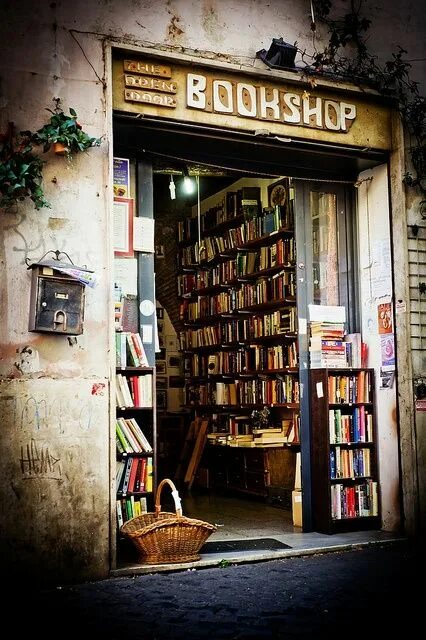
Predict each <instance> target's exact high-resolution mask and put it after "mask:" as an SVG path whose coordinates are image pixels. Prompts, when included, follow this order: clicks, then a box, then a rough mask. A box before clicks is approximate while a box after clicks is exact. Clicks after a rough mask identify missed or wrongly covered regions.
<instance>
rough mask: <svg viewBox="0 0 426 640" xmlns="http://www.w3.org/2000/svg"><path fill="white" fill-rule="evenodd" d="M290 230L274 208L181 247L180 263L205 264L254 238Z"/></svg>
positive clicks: (188, 265)
mask: <svg viewBox="0 0 426 640" xmlns="http://www.w3.org/2000/svg"><path fill="white" fill-rule="evenodd" d="M288 230H289V228H288V226H287V225H285V224H283V223H282V221H281V218H280V214H279V213H276V212H275V210H274V212H272V213H269V212H268V213H267V214H266V215H264V216H257V217H255V218H252V219H251V220H246V221H245V222H244V223H243V224H242V225H240V226H237V227H232V228H230V229H226V230H225V231H224V232H223V233H222V234H220V235H211V236H207V237H206V238H203V239H202V240H201V241H195V242H194V244H191V245H189V246H187V247H181V248H180V250H179V264H180V265H181V266H182V267H191V266H194V265H203V264H205V263H206V262H211V261H213V260H215V259H217V258H220V256H222V255H224V254H226V252H235V251H238V250H240V249H242V248H243V247H244V246H246V245H248V243H250V242H252V241H254V240H261V239H263V238H267V237H269V235H270V234H271V233H277V232H280V231H282V232H286V231H288Z"/></svg>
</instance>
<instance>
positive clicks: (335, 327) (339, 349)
mask: <svg viewBox="0 0 426 640" xmlns="http://www.w3.org/2000/svg"><path fill="white" fill-rule="evenodd" d="M310 330H311V334H310V342H309V353H310V360H311V369H322V368H333V367H334V368H344V367H347V366H348V358H347V345H348V344H349V343H347V342H345V326H344V323H343V322H325V321H320V320H317V321H311V323H310Z"/></svg>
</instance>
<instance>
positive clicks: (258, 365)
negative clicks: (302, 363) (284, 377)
mask: <svg viewBox="0 0 426 640" xmlns="http://www.w3.org/2000/svg"><path fill="white" fill-rule="evenodd" d="M285 367H297V344H296V341H294V342H291V343H289V344H278V345H273V346H270V347H266V346H261V345H252V346H249V347H246V348H240V349H235V350H232V351H231V350H229V351H228V350H225V351H218V352H215V353H211V354H209V355H207V354H204V353H193V354H191V355H187V356H185V373H187V374H188V375H190V376H207V375H215V374H218V373H222V374H227V373H246V374H247V373H248V374H249V373H253V372H256V371H263V372H265V371H268V370H269V369H271V370H274V369H283V368H285Z"/></svg>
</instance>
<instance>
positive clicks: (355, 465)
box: [330, 446, 371, 479]
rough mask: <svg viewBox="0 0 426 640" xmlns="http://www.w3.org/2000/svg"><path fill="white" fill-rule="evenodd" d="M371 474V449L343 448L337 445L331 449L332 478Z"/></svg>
mask: <svg viewBox="0 0 426 640" xmlns="http://www.w3.org/2000/svg"><path fill="white" fill-rule="evenodd" d="M369 475H371V467H370V449H367V448H366V447H365V448H361V449H342V448H341V447H339V446H336V447H333V448H332V449H331V450H330V478H332V479H336V478H337V479H342V478H362V477H366V476H369Z"/></svg>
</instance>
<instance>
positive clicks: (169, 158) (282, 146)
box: [114, 114, 387, 206]
mask: <svg viewBox="0 0 426 640" xmlns="http://www.w3.org/2000/svg"><path fill="white" fill-rule="evenodd" d="M114 155H116V156H118V157H128V158H131V159H136V160H137V159H138V158H142V157H144V158H145V159H146V157H149V158H150V159H151V160H152V163H153V171H154V188H155V186H156V185H160V188H158V189H157V190H156V198H157V195H158V196H159V197H161V195H160V194H163V197H164V203H165V205H166V204H167V206H170V193H169V189H168V184H169V181H170V175H171V174H172V175H173V177H174V181H175V183H176V186H177V187H178V182H179V176H183V170H184V167H186V168H187V169H188V173H189V175H199V176H201V178H200V194H201V198H205V197H207V196H208V195H211V194H212V193H215V192H216V191H218V190H219V189H223V188H225V187H227V186H228V185H229V184H231V183H232V182H234V181H235V180H237V179H238V178H240V177H243V176H248V175H253V176H258V177H279V176H290V177H294V178H306V179H311V180H327V181H346V182H355V181H356V179H357V176H358V174H359V173H360V172H361V171H364V170H365V169H369V168H371V167H374V166H377V165H378V164H382V163H384V162H386V159H387V158H386V154H385V153H383V152H380V151H375V150H370V149H359V148H353V147H343V146H337V145H336V146H332V145H326V144H320V143H313V142H308V141H303V140H295V139H291V138H279V137H277V136H258V135H255V134H254V133H243V132H237V131H231V130H224V129H214V128H212V127H202V126H197V125H191V124H187V123H174V122H170V121H166V120H158V119H152V118H146V117H139V116H134V115H126V114H115V117H114ZM203 178H206V179H203ZM207 178H208V179H207ZM173 202H176V201H173ZM186 203H187V204H188V205H189V206H192V205H193V204H195V200H194V198H191V197H190V196H188V197H187V201H186Z"/></svg>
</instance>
